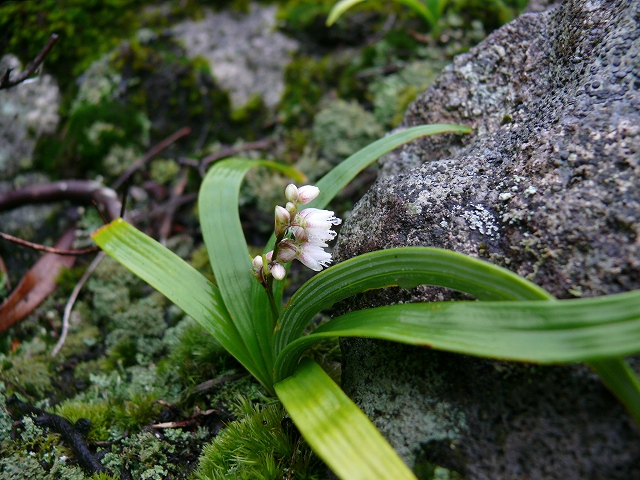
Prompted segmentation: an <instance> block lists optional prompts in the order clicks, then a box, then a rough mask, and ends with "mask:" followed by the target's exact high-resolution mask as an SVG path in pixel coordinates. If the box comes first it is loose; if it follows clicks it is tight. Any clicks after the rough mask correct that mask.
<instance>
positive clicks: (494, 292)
mask: <svg viewBox="0 0 640 480" xmlns="http://www.w3.org/2000/svg"><path fill="white" fill-rule="evenodd" d="M422 284H428V285H439V286H442V287H447V288H452V289H455V290H459V291H462V292H465V293H469V294H471V295H473V296H475V297H476V298H478V299H482V300H526V299H532V298H533V299H540V300H551V299H553V297H552V296H551V295H549V294H548V293H547V292H545V291H544V290H543V289H541V288H540V287H538V286H536V285H535V284H533V283H531V282H529V281H527V280H525V279H524V278H522V277H520V276H518V275H516V274H515V273H513V272H510V271H509V270H506V269H504V268H500V267H498V266H495V265H493V264H491V263H488V262H484V261H482V260H478V259H475V258H472V257H469V256H467V255H462V254H460V253H456V252H452V251H450V250H443V249H439V248H429V247H403V248H394V249H389V250H380V251H376V252H371V253H367V254H364V255H360V256H357V257H354V258H351V259H349V260H347V261H345V262H342V263H339V264H338V265H334V266H332V267H330V268H329V269H327V270H324V271H322V272H320V273H318V274H317V275H315V276H314V277H313V278H311V280H309V281H308V282H306V283H305V284H304V285H303V286H302V287H300V288H299V289H298V291H297V292H296V293H295V294H294V295H293V297H292V298H291V300H290V301H289V305H288V307H287V309H286V310H285V311H284V313H283V314H282V317H281V319H280V325H281V328H280V330H279V331H278V333H277V335H276V348H277V349H278V350H277V351H278V352H280V351H281V350H282V349H283V348H284V347H285V346H286V345H288V344H289V343H290V342H291V341H292V340H294V339H296V338H298V337H299V336H300V335H302V332H303V331H304V329H305V328H306V326H307V324H308V322H309V321H310V320H311V319H312V318H313V317H314V316H315V315H316V314H317V313H318V312H320V311H321V310H323V309H325V308H328V307H330V306H331V305H333V304H334V303H336V302H338V301H340V300H343V299H345V298H348V297H350V296H352V295H355V294H357V293H360V292H364V291H366V290H370V289H374V288H383V287H389V286H395V285H399V286H401V287H405V288H412V287H415V286H417V285H422Z"/></svg>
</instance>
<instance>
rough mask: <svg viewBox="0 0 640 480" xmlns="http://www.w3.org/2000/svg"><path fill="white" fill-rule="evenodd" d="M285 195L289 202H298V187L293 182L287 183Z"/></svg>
mask: <svg viewBox="0 0 640 480" xmlns="http://www.w3.org/2000/svg"><path fill="white" fill-rule="evenodd" d="M284 196H285V198H286V199H287V201H288V202H297V201H298V187H296V186H295V185H294V184H293V183H290V184H289V185H287V188H285V189H284Z"/></svg>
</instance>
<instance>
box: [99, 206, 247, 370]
mask: <svg viewBox="0 0 640 480" xmlns="http://www.w3.org/2000/svg"><path fill="white" fill-rule="evenodd" d="M93 239H94V241H95V242H96V243H97V244H98V245H99V246H100V248H102V250H104V251H105V252H106V253H108V254H109V255H110V256H112V257H113V258H114V259H116V260H117V261H118V262H120V263H121V264H123V265H124V266H125V267H127V268H128V269H129V270H131V271H132V272H133V273H135V274H136V275H137V276H139V277H140V278H142V279H143V280H144V281H145V282H147V283H149V284H150V285H151V286H153V287H154V288H156V289H157V290H158V291H159V292H160V293H162V294H163V295H165V296H166V297H167V298H168V299H169V300H171V301H172V302H173V303H175V304H176V305H177V306H178V307H180V308H181V309H182V310H184V312H185V313H187V314H188V315H189V316H190V317H191V318H193V319H194V320H195V321H196V322H198V323H199V324H200V325H201V326H202V327H203V328H205V329H206V330H207V331H208V332H209V333H211V335H213V336H214V337H215V339H216V340H218V341H219V342H220V344H221V345H222V346H223V347H224V348H226V349H227V350H228V351H229V353H231V355H233V356H234V357H235V358H236V359H237V360H238V361H239V362H240V363H242V364H243V365H244V366H245V368H246V369H247V370H249V371H250V372H251V373H253V374H255V373H257V372H256V367H255V364H254V362H253V360H252V359H251V356H250V355H249V352H248V351H247V349H246V348H245V345H244V342H243V341H242V338H241V337H240V334H239V333H238V330H236V327H235V326H234V324H233V322H232V321H231V318H230V317H229V315H228V314H227V311H226V309H225V307H224V303H223V301H222V298H221V296H220V292H219V290H218V288H217V287H216V286H215V285H213V284H212V283H211V282H209V280H207V279H206V278H205V277H204V276H203V275H202V274H200V273H199V272H198V271H197V270H196V269H195V268H193V267H192V266H191V265H189V264H188V263H186V262H185V261H184V260H182V259H181V258H180V257H178V256H177V255H176V254H174V253H173V252H171V251H170V250H169V249H167V248H166V247H164V246H162V245H161V244H159V243H158V242H156V241H155V240H153V239H152V238H151V237H149V236H147V235H145V234H144V233H142V232H141V231H139V230H138V229H136V228H135V227H133V226H132V225H130V224H128V223H127V222H125V221H124V220H122V219H121V218H117V219H115V220H114V221H112V222H111V223H109V224H108V225H105V226H104V227H102V228H101V229H99V230H98V231H97V232H95V233H94V234H93Z"/></svg>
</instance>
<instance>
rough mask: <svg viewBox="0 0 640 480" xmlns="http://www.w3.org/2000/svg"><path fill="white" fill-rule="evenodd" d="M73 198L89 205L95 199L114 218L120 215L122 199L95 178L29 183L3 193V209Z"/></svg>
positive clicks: (0, 197) (77, 201)
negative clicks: (95, 180)
mask: <svg viewBox="0 0 640 480" xmlns="http://www.w3.org/2000/svg"><path fill="white" fill-rule="evenodd" d="M62 200H71V201H72V202H76V203H79V204H83V205H89V204H91V202H92V201H93V200H95V202H96V203H97V204H98V205H99V206H101V207H102V208H103V209H104V210H105V211H106V212H107V214H108V215H107V217H108V218H110V219H114V218H118V216H119V215H120V199H118V196H117V195H116V192H114V191H113V190H112V189H111V188H109V187H105V186H104V185H102V184H101V183H98V182H94V181H93V180H61V181H58V182H52V183H45V184H41V185H29V186H27V187H24V188H19V189H17V190H12V191H10V192H7V193H5V194H3V195H0V212H3V211H7V210H12V209H14V208H17V207H21V206H22V205H32V204H38V203H50V202H59V201H62Z"/></svg>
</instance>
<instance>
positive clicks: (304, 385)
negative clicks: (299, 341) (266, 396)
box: [275, 361, 415, 480]
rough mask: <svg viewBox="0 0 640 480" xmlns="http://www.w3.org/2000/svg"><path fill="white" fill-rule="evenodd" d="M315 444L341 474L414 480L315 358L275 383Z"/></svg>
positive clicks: (364, 479) (351, 478)
mask: <svg viewBox="0 0 640 480" xmlns="http://www.w3.org/2000/svg"><path fill="white" fill-rule="evenodd" d="M275 389H276V393H277V394H278V397H279V398H280V401H281V402H282V404H283V405H284V406H285V408H286V409H287V411H288V412H289V415H290V416H291V418H292V420H293V421H294V423H295V424H296V426H297V427H298V429H299V430H300V432H301V433H302V436H303V437H304V438H305V440H307V442H308V443H309V445H310V446H311V448H313V450H314V451H315V452H316V453H317V454H318V455H319V456H320V458H322V459H323V460H324V462H325V463H326V464H327V465H328V466H329V467H330V468H331V469H332V470H333V472H334V473H336V474H337V475H338V476H339V477H340V478H343V479H348V480H375V479H380V480H387V479H390V478H393V479H394V480H395V479H397V480H403V479H415V476H414V475H413V473H412V472H411V470H409V468H408V467H407V466H406V465H405V464H404V463H403V462H402V460H401V459H400V457H398V455H397V453H396V452H395V451H394V450H393V448H392V447H391V446H390V445H389V444H388V443H387V441H386V440H385V439H384V437H383V436H382V434H381V433H380V432H379V431H378V429H377V428H376V427H375V425H373V423H371V421H370V420H369V419H368V418H367V416H366V415H365V414H364V413H363V412H362V411H361V410H360V409H359V408H358V407H357V405H355V404H354V403H353V402H352V401H351V399H349V397H348V396H347V395H346V394H345V393H344V392H343V391H342V390H341V389H340V387H338V386H337V385H336V384H335V382H333V380H331V378H330V377H329V376H328V375H327V374H326V373H325V372H324V370H322V368H320V367H319V366H318V365H317V364H315V363H314V362H312V361H305V362H303V363H302V364H301V365H300V367H299V368H298V370H297V371H296V372H295V374H294V375H292V376H290V377H288V378H287V379H285V380H283V381H282V382H280V383H277V384H276V385H275Z"/></svg>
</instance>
